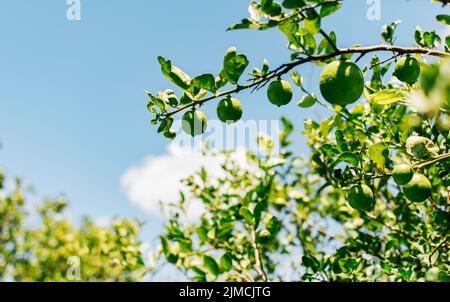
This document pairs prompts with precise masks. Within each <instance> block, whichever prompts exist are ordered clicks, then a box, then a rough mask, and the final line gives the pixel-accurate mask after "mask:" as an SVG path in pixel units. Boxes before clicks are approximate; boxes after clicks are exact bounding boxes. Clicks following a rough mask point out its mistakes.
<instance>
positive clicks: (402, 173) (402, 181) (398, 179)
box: [392, 164, 414, 186]
mask: <svg viewBox="0 0 450 302" xmlns="http://www.w3.org/2000/svg"><path fill="white" fill-rule="evenodd" d="M413 175H414V172H413V170H412V168H411V166H410V165H407V164H399V165H396V166H395V167H394V170H393V171H392V176H393V178H394V181H395V183H396V184H398V185H400V186H404V185H406V184H407V183H408V182H410V181H411V179H412V178H413Z"/></svg>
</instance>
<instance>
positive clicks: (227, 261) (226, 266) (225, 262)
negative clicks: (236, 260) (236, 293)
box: [220, 254, 233, 272]
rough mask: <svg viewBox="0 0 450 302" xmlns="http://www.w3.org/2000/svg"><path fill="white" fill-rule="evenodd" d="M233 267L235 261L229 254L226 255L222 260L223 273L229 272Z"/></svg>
mask: <svg viewBox="0 0 450 302" xmlns="http://www.w3.org/2000/svg"><path fill="white" fill-rule="evenodd" d="M232 267H233V259H232V258H231V256H230V255H229V254H224V255H223V256H222V257H221V258H220V268H221V270H222V272H228V271H229V270H231V268H232Z"/></svg>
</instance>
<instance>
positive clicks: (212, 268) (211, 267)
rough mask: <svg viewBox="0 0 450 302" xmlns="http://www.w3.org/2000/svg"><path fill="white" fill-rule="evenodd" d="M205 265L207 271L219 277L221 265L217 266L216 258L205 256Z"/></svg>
mask: <svg viewBox="0 0 450 302" xmlns="http://www.w3.org/2000/svg"><path fill="white" fill-rule="evenodd" d="M203 265H204V266H205V267H206V269H207V270H208V271H209V272H210V273H211V274H212V275H214V276H217V275H219V273H220V270H219V265H218V264H217V262H216V260H214V258H212V257H210V256H207V255H204V256H203Z"/></svg>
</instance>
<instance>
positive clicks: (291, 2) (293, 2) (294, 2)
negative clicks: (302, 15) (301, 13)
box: [282, 0, 306, 9]
mask: <svg viewBox="0 0 450 302" xmlns="http://www.w3.org/2000/svg"><path fill="white" fill-rule="evenodd" d="M282 4H283V6H284V7H285V8H287V9H294V8H300V7H304V6H305V5H306V3H305V1H304V0H284V1H283V3H282Z"/></svg>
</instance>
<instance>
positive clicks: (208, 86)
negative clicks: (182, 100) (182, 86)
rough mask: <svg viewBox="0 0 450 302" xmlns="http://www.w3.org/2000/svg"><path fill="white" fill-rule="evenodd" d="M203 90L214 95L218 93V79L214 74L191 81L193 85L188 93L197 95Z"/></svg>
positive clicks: (200, 76) (204, 75)
mask: <svg viewBox="0 0 450 302" xmlns="http://www.w3.org/2000/svg"><path fill="white" fill-rule="evenodd" d="M202 89H204V90H207V91H209V92H212V93H215V92H216V91H217V88H216V79H215V78H214V76H213V75H212V74H202V75H199V76H198V77H195V78H194V79H193V80H192V81H191V85H190V86H189V89H188V91H189V92H191V93H192V94H193V95H197V94H199V93H200V91H201V90H202Z"/></svg>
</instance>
